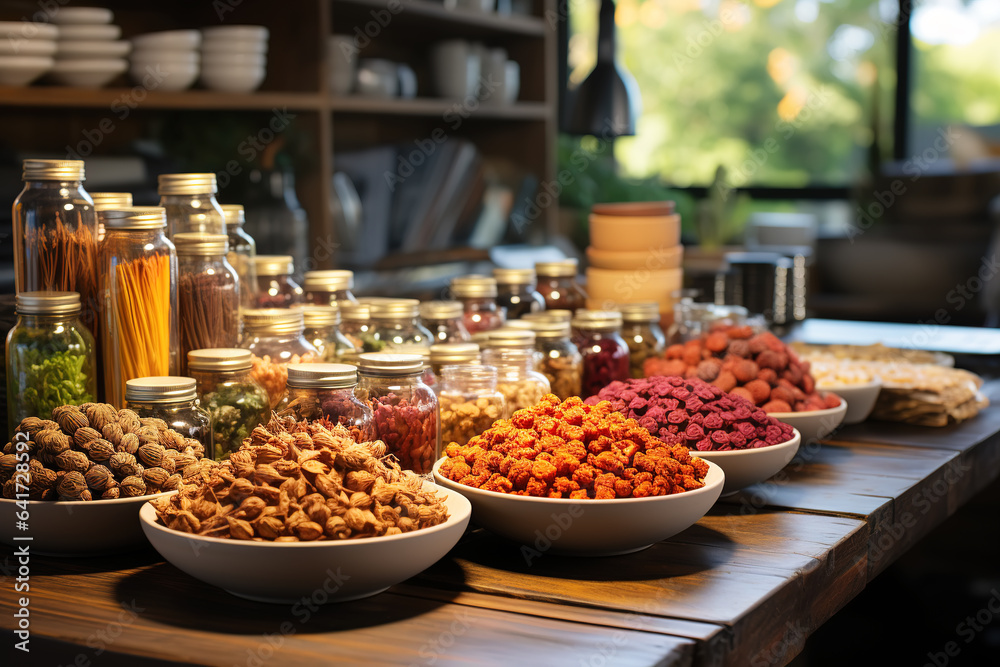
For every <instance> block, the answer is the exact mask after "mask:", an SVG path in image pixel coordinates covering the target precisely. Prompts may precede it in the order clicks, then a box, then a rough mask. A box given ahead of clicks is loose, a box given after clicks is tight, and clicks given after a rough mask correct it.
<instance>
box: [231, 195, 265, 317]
mask: <svg viewBox="0 0 1000 667" xmlns="http://www.w3.org/2000/svg"><path fill="white" fill-rule="evenodd" d="M222 215H223V217H224V218H225V221H226V235H227V236H229V254H228V255H226V259H227V260H228V261H229V263H230V265H232V267H233V268H234V269H236V275H237V276H239V279H240V306H241V307H242V308H253V306H254V303H256V299H255V293H256V291H257V269H256V267H255V266H254V257H256V256H257V243H256V241H254V240H253V237H252V236H250V235H249V234H247V232H246V230H245V229H244V228H243V225H244V223H245V222H246V213H244V211H243V206H242V205H240V204H223V205H222Z"/></svg>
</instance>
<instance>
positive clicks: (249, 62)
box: [201, 51, 267, 67]
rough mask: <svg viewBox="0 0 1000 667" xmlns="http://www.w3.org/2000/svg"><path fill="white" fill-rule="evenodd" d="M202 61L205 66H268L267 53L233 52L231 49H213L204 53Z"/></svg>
mask: <svg viewBox="0 0 1000 667" xmlns="http://www.w3.org/2000/svg"><path fill="white" fill-rule="evenodd" d="M201 62H202V63H204V65H205V67H216V66H220V67H229V66H231V65H242V66H244V67H265V66H267V55H266V54H263V53H233V52H231V51H212V52H209V53H203V54H202V57H201Z"/></svg>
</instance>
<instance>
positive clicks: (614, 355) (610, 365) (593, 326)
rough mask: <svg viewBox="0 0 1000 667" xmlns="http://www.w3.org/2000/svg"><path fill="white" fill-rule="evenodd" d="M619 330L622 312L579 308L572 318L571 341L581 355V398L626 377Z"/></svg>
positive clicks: (624, 351) (625, 353)
mask: <svg viewBox="0 0 1000 667" xmlns="http://www.w3.org/2000/svg"><path fill="white" fill-rule="evenodd" d="M621 329H622V314H621V313H619V312H617V311H613V310H580V311H577V313H576V316H575V317H574V318H573V342H574V343H575V344H576V349H578V350H580V354H581V355H582V356H583V382H582V386H581V392H580V396H581V397H582V398H587V397H590V396H594V395H595V394H597V393H598V392H599V391H600V390H601V389H603V388H604V387H606V386H607V385H609V384H610V383H612V382H614V381H616V380H619V381H623V380H627V379H628V378H629V353H628V345H626V344H625V340H624V339H623V338H622V335H621Z"/></svg>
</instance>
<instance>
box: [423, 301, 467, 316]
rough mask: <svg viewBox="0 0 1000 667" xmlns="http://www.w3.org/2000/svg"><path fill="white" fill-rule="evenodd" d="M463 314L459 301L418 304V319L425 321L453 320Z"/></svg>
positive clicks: (463, 310) (463, 309)
mask: <svg viewBox="0 0 1000 667" xmlns="http://www.w3.org/2000/svg"><path fill="white" fill-rule="evenodd" d="M463 312H465V308H464V306H462V302H461V301H424V302H423V303H421V304H420V317H422V318H423V319H425V320H453V319H455V318H457V317H461V316H462V313H463Z"/></svg>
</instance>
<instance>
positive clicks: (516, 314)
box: [493, 269, 545, 321]
mask: <svg viewBox="0 0 1000 667" xmlns="http://www.w3.org/2000/svg"><path fill="white" fill-rule="evenodd" d="M493 278H494V279H495V280H496V281H497V306H498V307H499V308H500V310H501V311H502V312H503V313H504V317H505V319H506V320H507V321H510V320H517V319H520V318H521V317H522V316H524V315H526V314H528V313H537V312H540V311H543V310H545V298H544V297H543V296H542V295H541V294H539V292H538V289H537V288H538V278H537V277H536V276H535V270H534V269H493Z"/></svg>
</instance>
